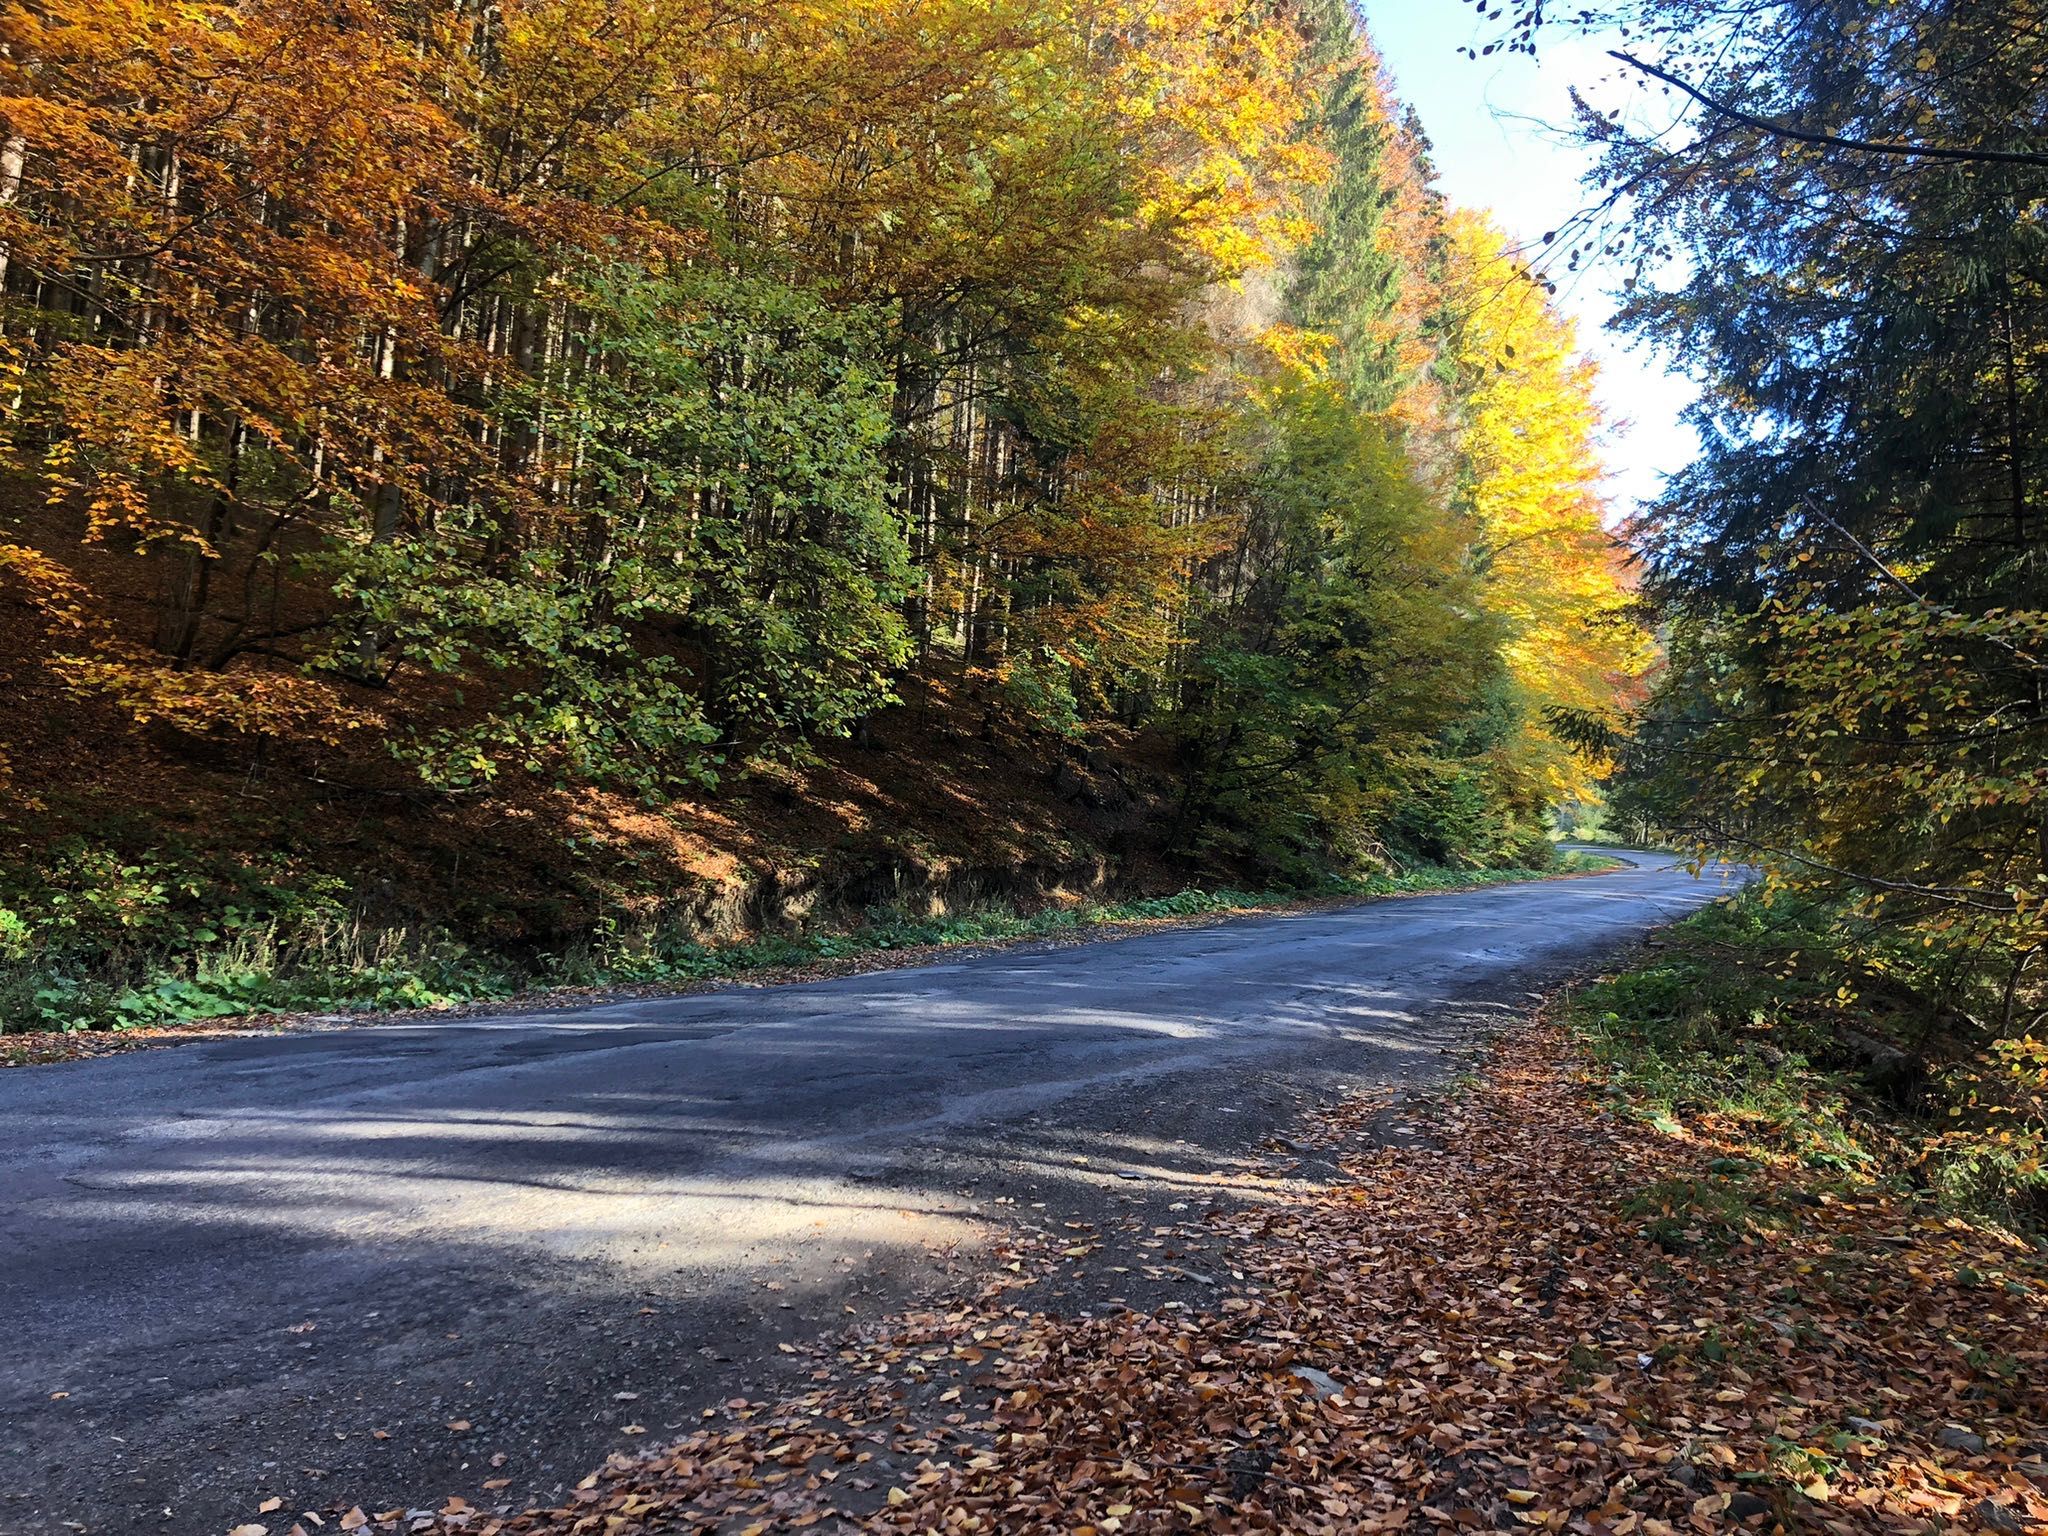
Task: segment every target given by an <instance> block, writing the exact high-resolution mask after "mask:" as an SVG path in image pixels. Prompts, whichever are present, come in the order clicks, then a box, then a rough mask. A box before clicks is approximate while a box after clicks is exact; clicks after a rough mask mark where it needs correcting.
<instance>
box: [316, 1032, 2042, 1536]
mask: <svg viewBox="0 0 2048 1536" xmlns="http://www.w3.org/2000/svg"><path fill="white" fill-rule="evenodd" d="M1384 1120H1385V1115H1384V1112H1383V1106H1382V1105H1380V1104H1377V1103H1372V1102H1367V1101H1357V1102H1352V1103H1347V1104H1343V1105H1340V1106H1337V1107H1335V1108H1332V1109H1330V1110H1329V1111H1327V1112H1325V1113H1323V1114H1321V1115H1319V1116H1317V1117H1316V1126H1315V1133H1314V1136H1313V1138H1312V1139H1314V1140H1317V1141H1319V1142H1320V1143H1322V1151H1323V1154H1324V1155H1326V1156H1327V1157H1329V1158H1330V1159H1331V1160H1333V1161H1334V1162H1335V1163H1336V1164H1337V1165H1338V1166H1339V1168H1340V1169H1341V1173H1342V1178H1341V1179H1340V1180H1339V1181H1338V1182H1336V1183H1335V1184H1334V1185H1332V1186H1330V1187H1326V1188H1318V1189H1314V1190H1312V1191H1309V1192H1306V1193H1303V1192H1288V1193H1284V1194H1281V1195H1279V1196H1278V1197H1276V1198H1273V1199H1269V1200H1267V1201H1264V1202H1262V1203H1261V1204H1259V1205H1257V1206H1255V1207H1251V1208H1249V1209H1237V1210H1226V1209H1224V1208H1222V1207H1220V1206H1211V1207H1209V1208H1208V1209H1206V1210H1190V1211H1189V1212H1188V1214H1187V1215H1186V1217H1185V1218H1184V1219H1183V1222H1182V1224H1181V1225H1180V1226H1178V1227H1149V1228H1142V1229H1138V1230H1134V1231H1133V1232H1131V1233H1129V1234H1127V1237H1128V1239H1129V1241H1128V1242H1127V1243H1126V1242H1124V1241H1123V1240H1122V1239H1116V1240H1105V1239H1103V1238H1102V1237H1101V1236H1100V1235H1097V1234H1092V1233H1091V1234H1089V1235H1088V1236H1087V1237H1086V1239H1085V1240H1082V1241H1074V1240H1073V1239H1074V1237H1075V1233H1073V1232H1071V1231H1060V1232H1057V1233H1055V1232H1051V1231H1044V1230H1038V1229H1026V1230H1022V1231H1019V1232H1016V1233H1014V1234H1010V1235H1008V1236H1006V1238H1005V1240H1004V1241H1003V1243H1001V1244H999V1245H998V1249H997V1253H996V1264H995V1266H994V1267H993V1273H992V1278H991V1279H990V1280H989V1281H988V1282H987V1284H986V1285H985V1286H984V1287H983V1288H982V1289H981V1290H980V1291H979V1293H978V1295H977V1296H976V1297H975V1298H974V1299H973V1300H972V1301H971V1302H967V1303H964V1304H961V1305H958V1306H954V1307H951V1308H949V1309H947V1310H943V1311H930V1312H920V1313H912V1314H907V1315H905V1316H902V1317H899V1318H897V1319H895V1320H893V1321H892V1322H891V1323H890V1324H889V1325H887V1326H886V1327H879V1328H870V1329H867V1330H863V1331H862V1332H861V1333H858V1334H856V1335H853V1336H851V1337H849V1338H848V1339H846V1340H845V1341H843V1342H842V1343H841V1345H840V1346H839V1347H838V1348H837V1350H836V1352H834V1351H830V1350H821V1351H820V1352H819V1359H820V1364H819V1365H818V1367H817V1368H816V1369H815V1370H814V1371H813V1373H812V1376H811V1380H810V1383H809V1387H808V1390H805V1391H803V1392H800V1393H795V1394H793V1395H788V1396H784V1397H780V1398H778V1399H776V1400H774V1401H761V1402H756V1401H752V1400H749V1399H746V1398H734V1399H731V1400H729V1401H727V1402H726V1403H725V1404H723V1405H722V1406H721V1407H718V1408H714V1409H710V1410H707V1411H706V1414H705V1419H706V1423H705V1425H704V1427H703V1428H701V1429H700V1430H698V1431H697V1432H696V1433H694V1434H691V1435H689V1436H688V1437H686V1438H685V1439H683V1440H681V1441H678V1442H676V1443H674V1444H671V1445H668V1446H664V1447H660V1448H655V1449H650V1450H648V1451H647V1452H645V1453H642V1454H640V1455H637V1456H631V1457H628V1456H614V1457H613V1458H612V1460H611V1461H610V1463H609V1464H608V1465H607V1466H606V1467H604V1468H603V1469H602V1470H601V1471H599V1472H596V1473H593V1474H592V1475H591V1476H590V1477H588V1478H586V1479H585V1480H584V1481H583V1483H582V1484H580V1485H579V1486H578V1487H577V1488H576V1489H575V1490H574V1493H573V1495H572V1496H571V1498H570V1499H569V1500H568V1501H567V1502H566V1503H565V1504H564V1505H563V1506H562V1507H561V1508H559V1509H552V1510H531V1509H530V1510H526V1511H523V1512H518V1513H512V1512H509V1511H502V1510H501V1511H498V1512H495V1513H494V1512H489V1511H484V1510H479V1509H474V1508H471V1507H469V1506H467V1505H461V1504H460V1503H459V1501H455V1502H454V1503H453V1504H451V1505H450V1506H448V1507H446V1508H444V1509H443V1510H440V1511H426V1510H416V1511H409V1512H406V1513H405V1514H404V1516H403V1517H401V1518H399V1519H398V1520H396V1521H395V1522H392V1523H391V1524H390V1525H389V1528H393V1529H407V1530H415V1531H419V1530H463V1531H475V1532H481V1533H485V1536H634V1533H642V1532H647V1533H651V1532H668V1531H690V1530H702V1531H716V1532H721V1533H726V1532H729V1533H733V1536H767V1533H770V1532H778V1531H800V1530H808V1529H812V1528H820V1529H827V1530H834V1529H837V1530H844V1529H850V1528H853V1527H856V1526H858V1527H862V1528H866V1529H869V1530H875V1531H932V1532H948V1533H950V1532H986V1531H1046V1532H1052V1531H1059V1532H1069V1533H1073V1536H1140V1533H1147V1532H1158V1531H1182V1530H1196V1529H1203V1530H1216V1531H1289V1532H1361V1531H1363V1532H1370V1531H1393V1530H1408V1531H1447V1532H1455V1531H1461V1530H1532V1531H1571V1532H1577V1533H1583V1536H1676V1533H1681V1532H1709V1531H1722V1530H1738V1529H1740V1530H1756V1531H1769V1530H1784V1531H1787V1532H1791V1531H1814V1532H1843V1533H1854V1532H1894V1531H1896V1532H1928V1531H1937V1530H1939V1531H1956V1530H1987V1531H1996V1532H2019V1531H2025V1530H2027V1529H2030V1528H2031V1526H2032V1525H2033V1524H2034V1523H2036V1522H2042V1521H2048V1400H2044V1394H2043V1382H2044V1380H2048V1308H2044V1306H2043V1300H2044V1295H2048V1287H2044V1274H2043V1266H2042V1262H2041V1258H2040V1256H2039V1254H2037V1253H2036V1252H2035V1251H2033V1250H2031V1249H2029V1248H2028V1247H2027V1246H2026V1245H2025V1244H2023V1243H2021V1242H2020V1241H2018V1240H2017V1239H2014V1238H2011V1237H2009V1236H2005V1235H2002V1234H2000V1233H1997V1232H1995V1231H1988V1230H1984V1229H1980V1228H1974V1227H1971V1226H1968V1225H1966V1224H1964V1223H1963V1222H1961V1221H1959V1220H1956V1219H1954V1218H1951V1217H1947V1216H1943V1215H1939V1214H1935V1213H1933V1212H1932V1210H1931V1208H1929V1207H1926V1206H1924V1205H1921V1204H1919V1203H1916V1202H1915V1201H1913V1200H1911V1199H1910V1198H1907V1197H1903V1196H1900V1195H1897V1194H1894V1193H1890V1192H1887V1191H1884V1190H1881V1189H1879V1188H1877V1187H1875V1186H1862V1187H1858V1186H1854V1185H1849V1184H1845V1183H1843V1182H1842V1181H1840V1180H1839V1179H1836V1180H1834V1181H1832V1182H1830V1180H1829V1179H1828V1178H1826V1177H1824V1176H1822V1175H1820V1174H1818V1173H1816V1172H1814V1171H1812V1170H1808V1169H1804V1168H1802V1167H1799V1166H1797V1165H1792V1164H1789V1163H1785V1162H1778V1161H1772V1160H1770V1159H1769V1158H1768V1157H1764V1156H1760V1155H1759V1154H1757V1153H1756V1152H1755V1149H1753V1148H1747V1147H1740V1146H1738V1145H1736V1144H1735V1143H1734V1142H1733V1141H1732V1140H1728V1139H1723V1138H1720V1137H1718V1136H1717V1135H1716V1133H1715V1129H1714V1128H1713V1127H1706V1128H1695V1130H1694V1131H1693V1132H1692V1133H1690V1134H1687V1135H1681V1136H1673V1135H1669V1134H1665V1133H1663V1132H1660V1131H1658V1130H1655V1129H1653V1128H1651V1127H1647V1126H1644V1125H1640V1124H1637V1123H1634V1122H1631V1121H1627V1120H1624V1119H1622V1118H1620V1117H1618V1116H1615V1115H1613V1114H1610V1113H1607V1112H1604V1111H1603V1110H1602V1109H1601V1108H1600V1107H1599V1106H1598V1104H1597V1102H1596V1100H1595V1097H1594V1095H1592V1094H1591V1093H1589V1092H1588V1091H1587V1087H1586V1085H1585V1083H1584V1082H1583V1081H1581V1079H1580V1074H1579V1072H1578V1070H1577V1066H1576V1063H1575V1062H1574V1060H1573V1058H1572V1056H1571V1053H1570V1051H1569V1049H1568V1046H1567V1044H1566V1042H1565V1040H1564V1038H1563V1036H1562V1034H1561V1032H1559V1031H1557V1030H1556V1029H1553V1028H1550V1027H1547V1026H1546V1027H1540V1028H1536V1029H1531V1030H1527V1031H1524V1032H1522V1033H1520V1034H1517V1035H1514V1036H1511V1037H1508V1038H1507V1039H1505V1040H1504V1041H1503V1042H1502V1043H1501V1044H1499V1045H1498V1046H1497V1047H1496V1048H1495V1049H1494V1051H1493V1053H1492V1056H1491V1059H1490V1063H1489V1068H1488V1070H1487V1072H1486V1073H1485V1074H1484V1075H1483V1077H1482V1078H1481V1080H1480V1081H1479V1082H1478V1083H1477V1084H1476V1085H1475V1086H1474V1087H1472V1088H1471V1089H1470V1090H1469V1091H1468V1092H1465V1093H1463V1094H1461V1095H1459V1096H1457V1097H1455V1098H1452V1099H1450V1100H1448V1101H1446V1102H1443V1103H1439V1104H1435V1105H1432V1106H1428V1107H1426V1108H1424V1109H1422V1110H1415V1111H1410V1112H1408V1113H1406V1114H1405V1115H1403V1116H1402V1117H1401V1118H1400V1120H1399V1122H1398V1123H1397V1124H1396V1125H1395V1126H1394V1127H1393V1132H1392V1134H1391V1135H1387V1134H1382V1133H1381V1129H1380V1128H1381V1127H1382V1125H1383V1122H1384ZM1290 1146H1291V1147H1292V1146H1294V1144H1293V1143H1290ZM1730 1181H1741V1182H1742V1183H1743V1184H1744V1185H1745V1186H1747V1185H1749V1184H1751V1183H1753V1184H1754V1185H1755V1189H1754V1191H1753V1196H1752V1197H1751V1198H1749V1199H1747V1200H1746V1201H1744V1200H1737V1199H1735V1198H1734V1197H1733V1196H1731V1197H1730V1198H1728V1199H1726V1200H1723V1201H1722V1202H1721V1203H1720V1204H1718V1205H1713V1204H1711V1203H1710V1208H1709V1214H1708V1215H1705V1216H1699V1215H1698V1213H1696V1212H1695V1211H1694V1210H1693V1209H1692V1207H1691V1205H1690V1204H1688V1202H1687V1200H1686V1198H1685V1197H1684V1192H1685V1191H1687V1190H1694V1189H1707V1188H1710V1187H1711V1188H1718V1187H1719V1186H1720V1185H1721V1184H1725V1183H1728V1182H1730ZM1674 1191H1676V1192H1677V1193H1676V1194H1674V1193H1673V1192H1674ZM1646 1192H1648V1193H1647V1195H1646ZM1731 1211H1734V1212H1735V1213H1736V1214H1735V1215H1733V1216H1731V1215H1730V1212H1731ZM1752 1218H1754V1219H1752ZM1219 1242H1221V1243H1223V1244H1225V1245H1227V1248H1228V1251H1229V1254H1230V1270H1229V1274H1230V1275H1231V1276H1233V1277H1241V1278H1231V1279H1229V1280H1227V1281H1224V1280H1218V1279H1213V1278H1212V1277H1210V1276H1206V1275H1200V1276H1193V1277H1192V1278H1194V1279H1196V1280H1199V1281H1202V1282H1206V1283H1207V1285H1209V1286H1217V1287H1218V1288H1219V1289H1220V1291H1221V1292H1222V1294H1220V1295H1216V1294H1215V1293H1213V1292H1211V1291H1209V1290H1207V1289H1206V1287H1205V1288H1204V1289H1203V1290H1202V1291H1201V1292H1199V1293H1198V1294H1199V1295H1201V1297H1202V1302H1201V1304H1200V1305H1195V1304H1190V1303H1187V1302H1169V1303H1167V1304H1166V1305H1164V1306H1162V1307H1160V1308H1158V1309H1157V1310H1155V1311H1152V1312H1148V1313H1141V1312H1136V1311H1131V1310H1127V1309H1126V1310H1118V1311H1109V1312H1096V1313H1093V1314H1081V1315H1073V1316H1060V1315H1056V1314H1054V1313H1053V1312H1051V1311H1049V1310H1046V1309H1045V1308H1043V1307H1042V1306H1029V1305H1025V1304H1023V1303H1024V1301H1025V1299H1026V1293H1027V1292H1028V1291H1029V1289H1030V1287H1031V1286H1032V1284H1033V1283H1034V1282H1035V1281H1038V1280H1041V1279H1044V1278H1045V1277H1048V1276H1050V1275H1054V1274H1056V1273H1057V1272H1059V1271H1060V1270H1061V1268H1062V1266H1073V1265H1077V1264H1079V1263H1081V1262H1083V1261H1084V1260H1088V1261H1091V1262H1092V1260H1089V1256H1090V1255H1095V1254H1096V1253H1097V1250H1098V1249H1103V1250H1104V1252H1103V1253H1102V1254H1101V1255H1100V1256H1101V1257H1103V1258H1113V1259H1116V1260H1119V1261H1122V1262H1124V1263H1126V1264H1128V1265H1129V1266H1132V1267H1137V1268H1141V1269H1143V1270H1144V1271H1145V1272H1147V1273H1152V1274H1165V1273H1173V1272H1177V1273H1180V1274H1183V1275H1185V1274H1187V1273H1188V1272H1186V1271H1175V1270H1174V1268H1173V1267H1172V1266H1171V1265H1169V1264H1167V1262H1166V1256H1167V1255H1169V1254H1178V1253H1180V1252H1181V1251H1182V1248H1181V1247H1179V1246H1175V1245H1176V1244H1183V1245H1185V1248H1186V1249H1187V1251H1190V1252H1193V1251H1200V1250H1201V1249H1203V1248H1204V1247H1205V1246H1206V1247H1207V1248H1209V1249H1212V1250H1213V1249H1214V1248H1215V1247H1216V1245H1217V1244H1218V1243H1219ZM1148 1245H1149V1246H1148ZM1212 1296H1213V1298H1214V1299H1213V1301H1212V1300H1211V1299H1210V1298H1211V1297H1212ZM351 1514H352V1515H353V1514H354V1512H353V1511H351ZM378 1523H379V1524H384V1522H381V1521H380V1522H378ZM346 1524H347V1522H346V1521H344V1525H346Z"/></svg>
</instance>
